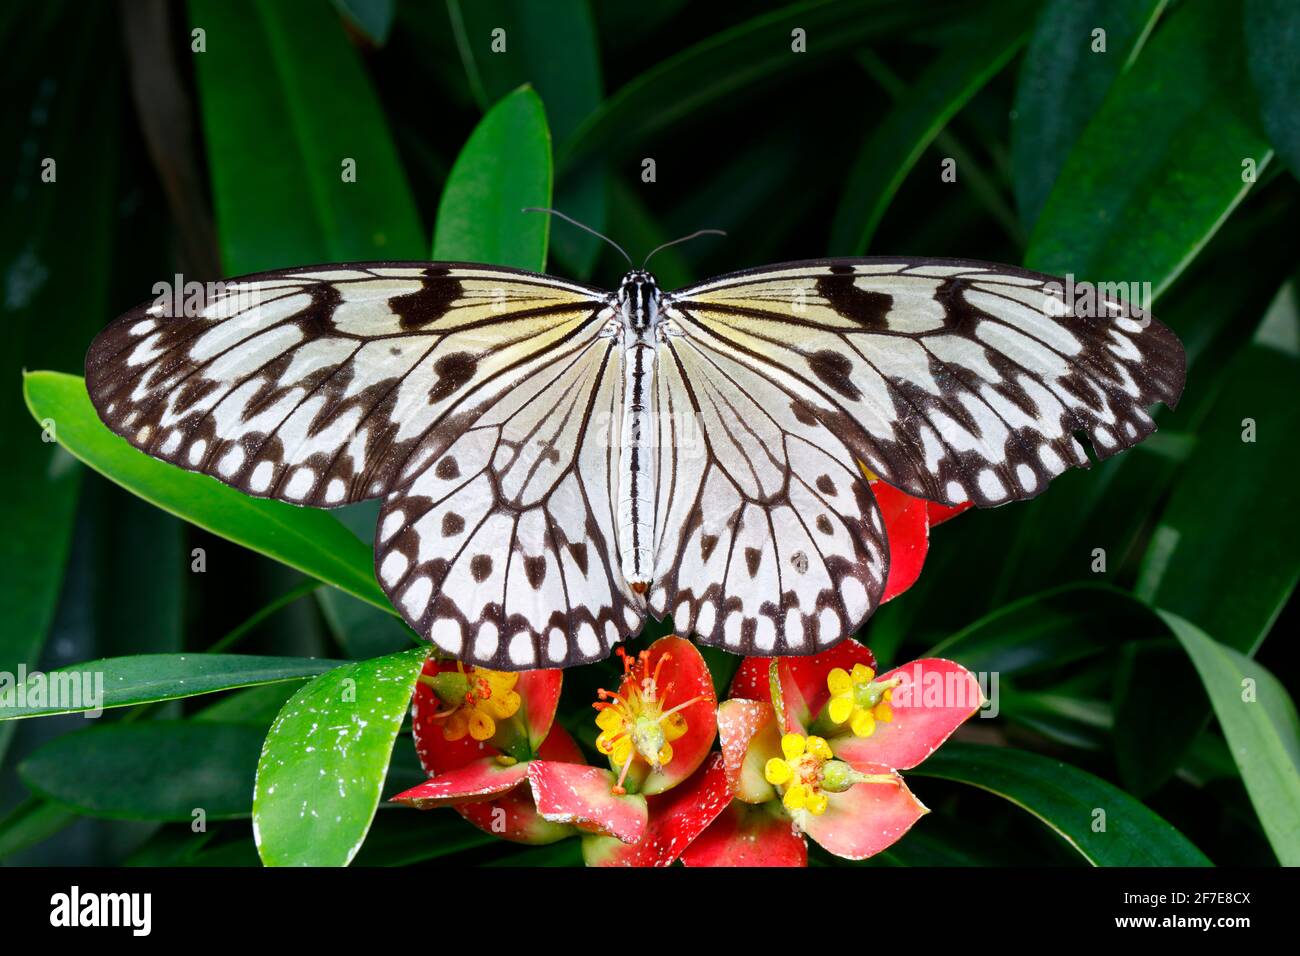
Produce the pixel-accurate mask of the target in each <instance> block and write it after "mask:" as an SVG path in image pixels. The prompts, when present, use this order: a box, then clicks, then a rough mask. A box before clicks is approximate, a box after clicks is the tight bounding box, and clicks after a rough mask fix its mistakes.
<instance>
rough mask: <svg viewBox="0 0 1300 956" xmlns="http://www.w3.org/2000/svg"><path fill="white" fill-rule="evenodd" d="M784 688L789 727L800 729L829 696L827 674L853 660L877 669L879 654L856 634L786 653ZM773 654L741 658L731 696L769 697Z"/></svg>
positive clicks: (733, 681) (846, 667) (782, 660)
mask: <svg viewBox="0 0 1300 956" xmlns="http://www.w3.org/2000/svg"><path fill="white" fill-rule="evenodd" d="M780 661H781V664H780V669H781V688H782V696H783V697H784V698H785V717H786V721H787V722H788V723H789V724H791V727H790V729H791V730H794V731H795V732H801V731H802V728H804V727H807V726H808V724H810V723H812V720H813V718H814V717H815V716H816V715H817V714H818V713H819V712H820V711H821V709H822V707H824V706H825V705H826V701H827V700H829V699H830V691H829V690H828V689H827V687H826V675H827V674H829V673H830V672H831V670H832V669H834V668H836V667H842V668H844V669H845V670H851V669H852V668H853V665H854V664H866V665H867V666H868V667H870V668H872V669H874V668H875V666H876V657H875V655H874V654H872V653H871V649H870V648H868V647H866V646H865V645H863V644H859V643H858V642H857V641H855V640H854V639H853V638H851V637H850V638H848V639H846V640H843V641H840V643H838V644H836V645H835V646H834V647H832V648H830V649H828V650H825V651H822V652H821V653H820V654H812V655H810V656H808V657H783V658H780ZM771 662H772V658H770V657H747V658H745V659H744V660H743V661H741V662H740V667H739V668H737V669H736V676H735V677H734V678H732V681H731V696H732V697H744V698H747V699H749V700H770V699H771V694H770V692H769V683H768V665H769V664H771Z"/></svg>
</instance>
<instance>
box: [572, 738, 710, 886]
mask: <svg viewBox="0 0 1300 956" xmlns="http://www.w3.org/2000/svg"><path fill="white" fill-rule="evenodd" d="M730 802H731V788H730V787H728V786H727V772H726V769H725V768H724V767H723V763H722V755H721V754H717V753H715V754H713V755H712V756H711V757H710V758H709V759H708V760H707V761H705V763H704V764H703V765H702V766H701V767H700V769H699V770H697V771H695V773H694V774H692V775H691V777H690V779H688V780H687V781H686V782H685V783H683V784H682V785H681V786H679V787H674V788H673V789H672V790H670V791H668V792H667V793H661V794H659V795H658V796H654V797H650V798H648V800H647V803H648V805H649V806H648V810H649V814H650V819H649V825H648V826H647V827H646V832H645V836H643V837H642V838H641V839H640V840H639V841H638V842H636V843H634V844H631V845H628V844H626V843H621V842H619V841H618V840H616V839H614V838H613V837H603V836H588V837H584V838H583V840H582V856H583V859H585V860H586V862H587V865H588V866H668V865H669V864H671V863H672V862H673V861H674V860H676V859H677V858H678V857H679V856H680V855H681V853H682V851H683V850H684V849H686V848H687V847H688V846H690V845H691V843H692V842H693V841H694V840H695V838H696V837H698V836H699V835H700V834H701V833H703V832H704V831H705V829H707V828H708V826H709V824H711V823H712V822H713V821H714V820H715V819H717V816H718V814H720V813H721V812H722V811H723V810H725V809H726V808H727V804H728V803H730Z"/></svg>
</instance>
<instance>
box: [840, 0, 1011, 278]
mask: <svg viewBox="0 0 1300 956" xmlns="http://www.w3.org/2000/svg"><path fill="white" fill-rule="evenodd" d="M996 10H997V16H990V18H989V19H988V20H987V21H986V22H984V23H983V24H981V28H980V30H979V32H978V34H977V35H975V36H967V37H965V38H964V39H963V40H962V41H961V42H959V43H957V44H955V45H954V46H953V47H951V48H945V49H942V50H940V51H939V52H937V53H936V54H935V55H934V59H933V60H932V62H931V63H930V65H929V66H928V67H927V68H926V69H925V70H924V71H922V73H921V75H920V76H919V77H917V79H916V81H915V82H914V83H912V84H911V85H910V86H909V87H907V89H906V91H905V92H904V93H903V95H902V96H901V98H900V99H899V100H898V101H897V102H896V103H895V104H894V107H893V109H891V110H890V111H889V113H888V114H886V116H885V118H884V119H883V120H881V121H880V122H878V123H874V124H872V127H871V132H870V134H869V136H868V137H867V140H866V142H865V143H863V145H862V148H861V149H860V150H859V152H858V156H857V158H856V159H855V160H854V163H853V167H852V169H851V170H850V171H849V176H848V181H847V183H846V184H845V189H844V193H843V197H842V198H841V200H840V202H839V204H838V206H837V208H836V212H835V220H834V222H833V224H832V226H831V240H830V254H831V255H837V256H860V255H863V254H864V253H865V252H866V251H867V249H868V247H869V246H870V244H871V237H872V236H873V235H875V231H876V227H877V226H878V225H879V224H880V220H881V219H882V218H883V217H884V215H885V210H886V209H887V208H888V207H889V204H890V202H891V201H893V198H894V195H895V194H896V193H897V192H898V188H899V186H901V185H902V183H903V180H904V179H906V178H907V174H908V173H909V172H911V170H912V167H913V166H915V165H916V162H917V160H919V159H920V158H921V154H922V153H924V152H925V150H926V147H928V146H929V145H930V143H931V142H932V141H933V140H934V138H935V137H936V136H937V135H938V134H939V132H940V131H941V130H942V129H943V128H944V126H946V125H947V123H948V121H949V120H950V119H952V117H953V116H955V115H956V114H957V112H958V111H959V110H960V109H961V108H962V107H963V106H964V105H965V104H966V103H967V102H968V101H969V100H970V98H971V97H972V96H974V95H975V94H976V93H977V92H979V90H980V89H981V88H982V87H983V86H984V84H985V83H987V82H988V81H989V80H990V79H992V78H993V76H994V75H996V74H997V73H998V71H999V70H1001V69H1002V67H1003V66H1004V65H1005V64H1006V63H1007V61H1008V60H1010V59H1011V57H1012V56H1013V55H1014V54H1015V52H1016V51H1017V50H1018V49H1019V48H1020V46H1021V44H1022V43H1024V41H1025V38H1026V37H1027V35H1028V31H1029V19H1028V14H1027V5H1026V4H1023V3H1016V4H1010V5H1006V6H1004V7H999V8H996Z"/></svg>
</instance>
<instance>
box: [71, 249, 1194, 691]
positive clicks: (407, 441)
mask: <svg viewBox="0 0 1300 956" xmlns="http://www.w3.org/2000/svg"><path fill="white" fill-rule="evenodd" d="M1061 289H1062V285H1061V283H1060V280H1056V279H1053V278H1051V277H1049V276H1044V275H1039V274H1036V273H1032V272H1026V271H1024V270H1021V269H1017V268H1013V267H1010V266H1002V265H991V264H988V263H981V262H973V261H965V260H949V259H905V258H883V259H819V260H810V261H807V262H792V263H787V264H783V265H776V266H769V267H766V268H762V269H756V270H750V271H745V272H737V273H733V274H731V275H727V276H723V277H722V278H718V279H711V280H709V281H707V282H702V283H699V284H697V285H692V286H689V287H688V288H685V289H681V290H679V291H677V292H672V293H667V292H663V291H662V290H660V289H659V287H658V285H657V284H656V282H655V278H654V276H653V275H651V274H650V273H649V272H646V271H645V270H644V268H641V269H637V268H632V269H631V270H630V271H629V272H628V273H627V275H625V276H624V277H623V280H622V282H621V283H620V284H619V287H618V289H617V290H616V291H614V292H607V291H602V290H600V289H595V288H591V287H588V286H586V285H582V284H579V283H575V282H567V281H564V280H562V279H556V278H552V277H550V276H545V275H538V274H534V273H530V272H521V271H517V270H514V269H505V268H494V267H490V266H484V265H475V264H472V263H455V262H436V263H428V262H424V263H408V262H374V263H353V264H346V265H330V266H313V267H303V268H297V269H282V270H277V271H274V272H263V273H259V274H257V275H251V276H247V277H244V278H240V279H235V280H231V281H229V282H227V283H225V284H224V288H223V289H222V290H221V292H220V294H218V295H215V296H211V297H209V299H208V300H207V301H206V302H205V303H204V304H203V307H202V309H201V310H197V311H198V314H196V315H180V316H175V317H168V315H167V312H168V311H169V310H168V309H167V308H165V307H164V306H163V305H160V304H157V303H146V304H144V305H141V306H139V307H137V308H135V309H133V310H131V311H130V312H128V313H126V314H125V315H123V316H122V317H121V318H119V319H117V320H116V321H115V322H114V323H112V324H111V325H110V326H108V327H107V328H106V329H105V330H104V331H103V332H102V333H101V334H100V335H99V337H98V338H97V339H96V340H95V342H94V344H93V345H92V346H91V348H90V351H89V354H88V355H87V357H86V384H87V387H88V389H89V392H90V396H91V399H92V400H93V401H94V404H95V406H96V408H97V409H98V410H99V414H100V416H101V417H102V418H103V420H104V422H105V423H106V424H107V425H108V426H109V427H110V428H111V429H112V430H113V431H115V432H116V433H118V434H119V435H121V436H123V437H124V438H126V439H127V440H128V441H130V442H131V444H133V445H134V446H135V447H137V448H139V449H141V450H142V451H144V452H146V453H148V454H150V455H152V456H154V457H156V458H160V459H162V460H164V461H168V462H172V463H173V464H176V465H179V466H180V467H182V468H186V469H189V470H192V471H201V472H204V473H206V474H209V475H212V476H213V477H215V478H217V479H219V480H221V481H223V482H225V483H227V484H229V485H233V486H234V487H236V488H238V489H240V490H241V491H244V492H246V493H248V494H250V495H255V496H258V497H267V498H276V499H279V500H282V501H288V502H292V503H294V504H298V505H311V506H316V507H326V508H330V507H336V506H340V505H346V504H349V503H352V502H357V501H361V500H364V499H371V498H382V499H383V505H382V510H381V512H380V517H379V523H378V528H377V533H376V538H375V570H376V574H377V576H378V580H379V582H380V584H381V585H382V587H383V589H384V591H385V592H386V593H387V594H388V596H389V598H390V600H391V601H392V602H393V605H394V606H395V607H396V608H397V610H398V611H400V612H401V615H402V616H403V617H404V618H405V619H406V620H407V621H408V622H409V623H410V625H411V626H412V627H413V628H415V630H416V631H417V632H419V633H420V634H422V635H424V636H426V637H427V638H429V639H430V640H431V641H432V642H433V643H434V644H436V645H437V646H438V647H439V648H441V649H442V650H443V651H445V652H447V653H449V654H452V655H454V656H456V657H458V658H461V659H463V660H465V661H468V662H472V663H475V664H479V665H483V666H487V667H492V668H497V669H503V670H519V669H526V668H535V667H568V666H571V665H574V664H579V663H583V662H587V661H595V660H599V659H601V658H603V657H605V656H606V655H608V654H609V653H610V651H611V649H612V647H613V646H614V645H615V644H616V643H617V642H619V641H622V640H624V639H626V638H629V637H631V636H635V635H636V634H637V633H638V631H639V630H640V629H641V627H642V624H643V623H644V622H645V619H646V615H647V614H652V615H654V616H655V617H657V618H662V617H663V616H665V615H671V616H672V622H673V626H674V628H675V630H676V631H677V633H679V634H682V635H689V636H694V638H695V639H696V640H698V641H700V642H702V643H705V644H712V645H716V646H718V647H722V648H725V649H726V650H729V651H734V652H736V653H741V654H756V655H764V656H771V655H786V654H807V653H812V652H815V651H819V650H821V649H823V648H825V647H827V646H829V645H831V644H834V643H835V642H837V641H839V640H841V639H842V638H844V637H845V636H847V635H848V634H850V633H852V632H853V631H854V630H856V629H857V628H858V626H859V625H861V624H862V622H863V621H864V620H865V619H866V618H867V617H868V616H869V615H870V614H871V613H872V611H873V610H874V609H875V608H876V605H877V604H878V603H879V601H880V598H881V595H882V593H883V590H884V586H885V578H886V573H887V570H888V566H889V552H888V544H887V541H886V537H885V530H884V526H883V523H882V519H881V514H880V511H879V509H878V508H877V506H876V501H875V498H874V496H873V494H872V491H871V489H870V486H869V484H868V481H867V479H866V477H865V476H864V473H863V471H862V470H861V467H860V464H859V463H862V465H865V467H866V468H867V469H870V471H871V472H873V473H874V474H875V475H876V476H878V477H879V479H880V480H882V481H884V482H885V483H887V484H889V485H892V486H894V487H895V488H898V489H901V490H902V491H905V492H907V493H908V494H910V495H914V496H917V497H920V498H925V499H928V500H930V501H935V502H942V503H945V504H949V505H956V504H960V503H963V502H967V501H971V502H974V503H975V504H976V505H979V506H983V507H989V506H993V505H999V504H1002V503H1004V502H1007V501H1012V500H1018V499H1025V498H1031V497H1033V496H1034V495H1037V494H1038V493H1039V492H1041V491H1042V490H1043V489H1044V488H1045V487H1046V486H1047V483H1048V482H1049V481H1050V480H1051V479H1052V478H1053V477H1055V476H1056V475H1058V474H1060V473H1061V472H1062V471H1064V470H1065V469H1066V468H1068V467H1069V466H1071V465H1077V466H1081V467H1086V466H1087V465H1088V464H1089V459H1088V456H1087V454H1086V452H1085V449H1084V447H1083V445H1082V444H1081V443H1080V441H1079V437H1080V436H1081V437H1084V438H1085V439H1086V440H1087V442H1088V444H1090V445H1091V447H1092V449H1093V450H1094V453H1095V454H1096V456H1097V457H1099V458H1105V457H1107V456H1109V455H1112V454H1114V453H1116V452H1118V451H1120V450H1122V449H1124V448H1127V447H1129V446H1131V445H1134V444H1136V443H1137V442H1139V441H1141V440H1142V439H1143V438H1145V437H1146V436H1147V435H1149V434H1151V432H1152V431H1153V430H1154V429H1155V425H1154V423H1153V422H1152V419H1151V417H1150V416H1149V415H1148V414H1147V412H1146V410H1145V408H1146V406H1149V405H1152V404H1153V403H1155V402H1164V403H1165V404H1167V405H1171V406H1172V405H1174V404H1175V403H1176V401H1177V399H1178V397H1179V395H1180V393H1181V391H1182V387H1183V378H1184V367H1185V360H1184V354H1183V348H1182V345H1181V344H1180V342H1179V341H1178V339H1177V338H1176V337H1175V336H1174V334H1173V333H1172V332H1171V331H1170V330H1169V329H1168V328H1166V327H1165V326H1164V325H1161V324H1160V323H1159V322H1157V321H1155V320H1154V319H1152V318H1151V317H1149V316H1148V315H1146V314H1145V313H1143V312H1141V311H1140V310H1137V309H1135V308H1132V307H1129V306H1125V305H1122V304H1120V303H1117V302H1109V301H1103V302H1102V303H1101V306H1102V307H1101V308H1098V309H1096V310H1076V309H1074V308H1072V307H1071V306H1070V305H1069V304H1067V303H1066V302H1065V297H1064V295H1063V293H1062V291H1061ZM170 311H174V310H170ZM1076 311H1086V312H1096V313H1100V314H1097V315H1092V316H1086V315H1076V314H1075V312H1076Z"/></svg>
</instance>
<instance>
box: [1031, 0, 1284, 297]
mask: <svg viewBox="0 0 1300 956" xmlns="http://www.w3.org/2000/svg"><path fill="white" fill-rule="evenodd" d="M1252 102H1253V94H1252V91H1251V89H1250V80H1249V78H1248V76H1247V74H1246V64H1245V55H1244V51H1243V44H1242V40H1241V7H1240V3H1239V2H1237V0H1225V2H1221V3H1185V4H1180V5H1179V6H1178V7H1177V8H1176V9H1175V10H1173V12H1171V13H1170V14H1169V16H1168V18H1167V22H1166V23H1164V24H1162V26H1161V28H1160V29H1159V30H1158V31H1156V33H1155V35H1154V36H1153V37H1152V38H1151V40H1150V41H1149V42H1148V43H1147V44H1146V48H1145V49H1144V50H1143V52H1142V55H1141V56H1140V57H1139V58H1138V60H1137V62H1136V63H1134V64H1133V66H1132V68H1131V69H1129V70H1128V71H1127V72H1126V73H1124V74H1123V75H1121V76H1120V77H1119V78H1118V79H1117V80H1115V82H1114V84H1113V85H1112V86H1111V89H1110V93H1109V94H1108V95H1107V97H1106V99H1105V102H1103V103H1102V105H1101V107H1100V108H1099V109H1098V110H1097V112H1096V113H1095V114H1094V115H1093V118H1092V121H1091V122H1090V123H1089V124H1088V126H1087V128H1086V129H1084V131H1083V132H1082V133H1081V134H1080V136H1079V139H1078V142H1076V143H1075V146H1074V149H1073V150H1072V151H1071V152H1070V155H1069V158H1068V159H1067V160H1066V162H1065V165H1064V167H1063V168H1062V169H1061V173H1060V176H1059V177H1057V180H1056V185H1055V187H1054V188H1053V190H1052V192H1051V194H1050V195H1049V196H1048V198H1047V201H1046V203H1045V204H1044V206H1043V211H1042V214H1041V215H1040V216H1039V218H1038V221H1037V223H1036V225H1035V228H1034V232H1033V234H1032V236H1031V237H1030V242H1029V249H1028V251H1027V252H1026V253H1025V262H1026V264H1027V265H1028V266H1029V267H1030V268H1032V269H1038V270H1040V271H1043V272H1048V273H1052V274H1055V275H1064V274H1066V273H1072V274H1074V275H1075V276H1077V277H1079V278H1080V279H1086V280H1090V281H1108V282H1126V283H1127V282H1149V283H1151V288H1152V291H1153V295H1159V294H1160V292H1161V291H1163V290H1164V289H1165V288H1166V287H1167V286H1168V285H1169V284H1170V283H1172V282H1173V281H1174V279H1175V278H1177V277H1178V275H1179V274H1180V273H1181V272H1182V271H1183V269H1184V268H1186V266H1187V264H1188V263H1189V262H1191V260H1192V259H1193V258H1194V257H1195V256H1196V253H1197V252H1198V251H1200V249H1201V247H1202V246H1203V245H1204V244H1205V243H1206V242H1207V241H1208V240H1209V238H1210V237H1211V236H1212V235H1214V233H1215V231H1216V230H1217V229H1218V228H1219V226H1220V225H1221V224H1222V223H1223V220H1224V219H1225V218H1226V217H1227V216H1228V214H1229V213H1230V212H1231V211H1232V210H1233V209H1234V208H1235V207H1236V205H1237V204H1238V203H1239V202H1240V201H1241V200H1242V198H1243V197H1244V196H1245V195H1246V193H1247V192H1248V191H1249V189H1250V186H1251V182H1252V181H1253V180H1252V181H1247V177H1248V174H1250V173H1251V171H1252V170H1253V171H1254V173H1255V174H1256V175H1257V174H1259V173H1262V171H1263V169H1264V167H1265V166H1266V165H1267V164H1268V162H1269V160H1270V158H1271V157H1272V151H1271V150H1270V149H1269V147H1268V144H1267V143H1266V142H1265V141H1264V139H1263V134H1262V132H1261V131H1260V130H1259V129H1258V123H1257V121H1256V119H1255V117H1254V111H1253V108H1252Z"/></svg>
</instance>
